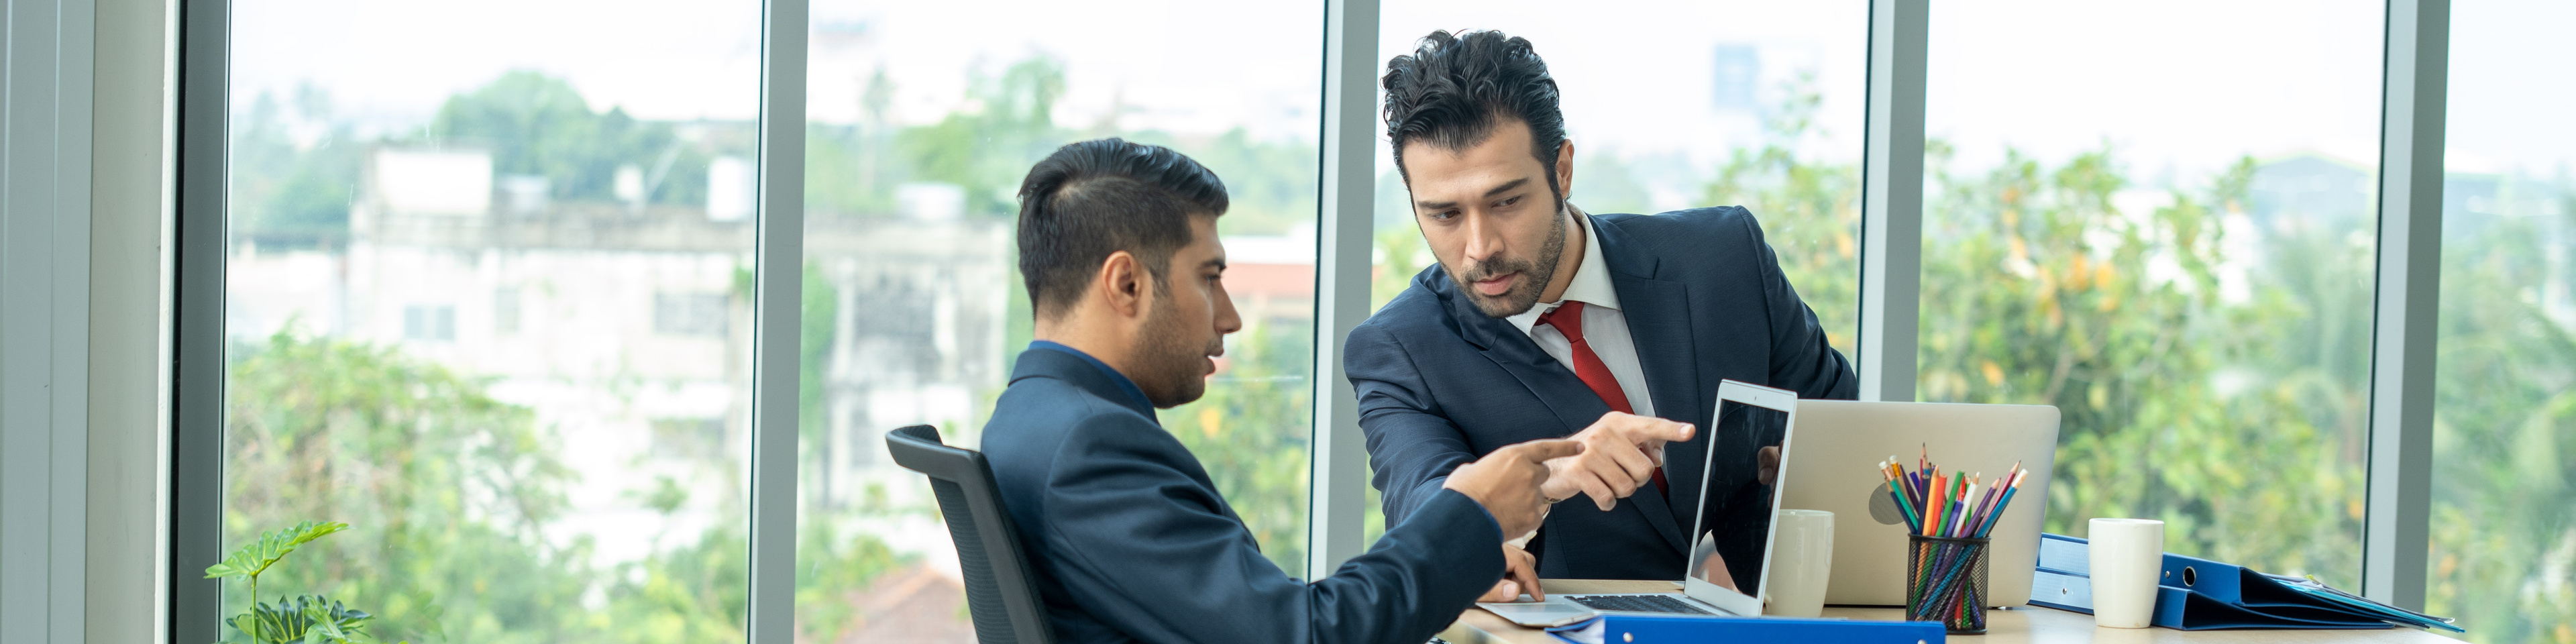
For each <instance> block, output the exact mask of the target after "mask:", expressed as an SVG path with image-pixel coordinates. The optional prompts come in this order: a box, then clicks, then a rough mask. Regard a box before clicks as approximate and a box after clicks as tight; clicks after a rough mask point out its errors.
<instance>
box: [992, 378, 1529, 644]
mask: <svg viewBox="0 0 2576 644" xmlns="http://www.w3.org/2000/svg"><path fill="white" fill-rule="evenodd" d="M1117 377H1119V376H1117V375H1116V374H1115V373H1114V372H1111V371H1107V370H1106V369H1104V368H1103V367H1096V366H1093V363H1092V362H1090V361H1088V360H1086V359H1084V357H1083V356H1079V355H1075V354H1071V353H1065V352H1062V351H1055V350H1048V349H1034V350H1030V351H1027V352H1024V353H1021V354H1020V357H1019V365H1018V366H1017V367H1015V368H1014V370H1013V373H1012V374H1011V384H1010V388H1009V389H1007V390H1005V391H1004V392H1002V398H1001V401H1000V402H999V403H998V404H996V405H995V407H994V410H993V419H992V421H991V422H988V423H986V424H985V425H984V445H983V447H984V456H985V458H987V459H988V460H989V461H990V462H991V463H992V466H993V478H994V480H995V481H996V482H997V483H999V485H1000V488H1001V495H1002V503H1003V505H1004V506H1005V507H1007V508H1009V510H1010V513H1011V520H1012V521H1013V522H1014V523H1016V524H1018V526H1019V531H1020V540H1021V543H1020V546H1021V548H1022V549H1023V550H1026V551H1027V553H1028V557H1029V564H1030V567H1031V568H1032V569H1033V571H1034V575H1033V576H1034V580H1035V582H1036V583H1037V585H1038V592H1039V597H1040V598H1041V599H1042V600H1043V601H1044V602H1045V603H1046V610H1047V617H1048V622H1049V624H1050V625H1051V626H1053V628H1054V630H1055V636H1056V639H1057V640H1058V641H1061V642H1067V643H1069V644H1072V643H1086V642H1174V643H1178V642H1293V643H1296V644H1308V643H1310V642H1388V643H1402V644H1421V642H1422V641H1424V640H1427V639H1430V638H1431V636H1432V635H1433V634H1435V633H1437V632H1439V631H1440V629H1442V628H1445V627H1447V626H1448V625H1449V624H1450V622H1452V621H1455V620H1457V619H1458V614H1459V612H1460V611H1463V610H1466V608H1467V607H1468V606H1469V605H1470V604H1471V603H1473V602H1474V601H1475V598H1476V596H1478V595H1481V594H1483V593H1484V592H1485V591H1486V590H1487V589H1490V588H1492V587H1493V585H1494V582H1496V581H1499V580H1501V579H1502V576H1503V557H1502V549H1501V547H1500V546H1501V544H1502V541H1503V535H1502V529H1501V528H1500V527H1499V526H1497V525H1495V523H1494V519H1493V516H1492V515H1490V514H1487V513H1486V512H1485V509H1484V507H1483V506H1481V505H1478V504H1477V503H1476V502H1475V500H1474V499H1470V498H1468V497H1467V496H1466V495H1464V494H1460V493H1458V492H1456V491H1453V490H1439V491H1426V492H1423V493H1422V494H1421V495H1420V498H1418V499H1417V503H1416V506H1415V509H1414V511H1413V512H1412V513H1411V514H1410V515H1408V516H1407V518H1406V520H1405V521H1403V522H1401V523H1396V522H1390V523H1394V524H1395V526H1394V527H1393V528H1390V529H1388V530H1387V532H1386V536H1385V537H1384V538H1382V539H1379V540H1378V542H1377V544H1376V545H1375V547H1372V548H1370V549H1369V551H1368V552H1367V553H1364V554H1361V555H1360V556H1358V557H1355V558H1352V559H1351V560H1350V562H1349V563H1346V564H1343V565H1342V568H1341V570H1339V571H1336V572H1335V573H1334V574H1333V575H1332V576H1331V577H1326V578H1324V579H1320V580H1316V581H1315V582H1313V583H1307V582H1304V581H1300V580H1298V579H1294V578H1291V577H1289V576H1288V574H1287V573H1285V572H1281V571H1280V570H1279V567H1278V566H1277V565H1274V564H1272V563H1271V562H1270V560H1269V559H1267V558H1264V557H1263V556H1262V555H1261V550H1260V546H1259V544H1257V543H1255V542H1254V541H1253V538H1252V532H1251V531H1250V530H1248V529H1246V528H1245V527H1244V526H1243V520H1242V519H1241V518H1238V517H1237V516H1235V513H1234V509H1233V508H1232V507H1229V506H1227V505H1226V502H1225V497H1224V496H1222V495H1220V494H1218V493H1217V489H1216V486H1215V485H1214V484H1212V483H1210V482H1209V481H1208V475H1207V470H1206V469H1204V468H1202V467H1200V466H1199V461H1198V458H1197V457H1195V456H1191V455H1190V451H1189V449H1188V448H1186V447H1183V446H1182V445H1181V443H1180V441H1177V440H1174V439H1173V438H1172V436H1171V434H1169V433H1166V432H1165V431H1164V430H1163V428H1162V426H1161V424H1159V423H1158V422H1157V421H1156V420H1155V418H1154V410H1153V408H1152V407H1150V406H1148V404H1147V403H1145V402H1144V401H1142V400H1139V399H1137V398H1136V397H1134V396H1130V395H1128V394H1126V393H1125V392H1122V391H1120V390H1119V387H1118V385H1117V380H1115V379H1114V378H1117Z"/></svg>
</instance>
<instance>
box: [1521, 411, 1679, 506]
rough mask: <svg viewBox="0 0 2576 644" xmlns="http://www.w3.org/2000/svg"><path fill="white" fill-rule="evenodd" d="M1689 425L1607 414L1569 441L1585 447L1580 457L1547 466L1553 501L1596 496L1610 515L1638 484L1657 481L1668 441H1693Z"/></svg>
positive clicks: (1616, 413)
mask: <svg viewBox="0 0 2576 644" xmlns="http://www.w3.org/2000/svg"><path fill="white" fill-rule="evenodd" d="M1692 431H1693V428H1692V427H1691V426H1690V424H1689V423H1676V422H1673V421H1669V420H1664V419H1661V418H1655V417H1652V416H1638V415H1634V414H1624V413H1620V412H1615V411H1614V412H1610V413H1607V414H1602V415H1601V419H1600V420H1596V421H1593V422H1592V426H1591V427H1585V428H1583V431H1580V432H1575V434H1574V435H1573V436H1568V437H1566V440H1571V441H1576V442H1580V443H1583V453H1582V454H1581V455H1578V456H1572V457H1566V458H1558V459H1555V460H1551V461H1548V462H1547V469H1548V472H1549V476H1548V478H1547V488H1546V489H1545V490H1543V491H1544V492H1545V493H1546V494H1547V498H1549V499H1551V500H1558V501H1562V500H1565V499H1570V498H1574V495H1575V494H1577V493H1581V494H1586V495H1590V496H1591V497H1592V503H1593V505H1597V506H1600V507H1601V510H1602V511H1604V512H1607V511H1609V510H1610V508H1614V507H1618V505H1619V499H1623V498H1627V497H1628V495H1629V494H1633V493H1635V492H1636V491H1637V486H1640V485H1645V484H1646V482H1647V481H1652V480H1654V479H1655V468H1659V467H1663V466H1664V443H1669V442H1680V441H1686V440H1690V438H1691V433H1692Z"/></svg>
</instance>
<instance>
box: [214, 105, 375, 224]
mask: <svg viewBox="0 0 2576 644" xmlns="http://www.w3.org/2000/svg"><path fill="white" fill-rule="evenodd" d="M293 102H294V105H293V107H292V112H290V111H289V108H288V107H287V106H285V105H281V104H280V101H278V100H277V97H276V96H275V95H272V94H269V93H267V92H262V93H260V94H259V96H258V97H257V98H255V99H253V100H252V101H251V108H250V110H248V111H247V112H246V113H244V114H243V115H242V117H241V120H240V121H239V123H238V124H237V125H236V126H235V127H234V128H233V131H232V149H231V152H232V156H233V158H232V163H231V170H232V171H231V175H232V176H231V181H232V192H231V194H230V195H229V198H230V200H231V204H230V210H231V211H232V213H233V220H234V222H235V224H234V226H235V229H234V233H235V234H236V235H241V236H247V237H250V238H252V239H255V240H257V241H258V243H260V244H261V245H263V246H268V247H285V248H296V247H312V246H317V245H323V244H336V243H339V242H340V241H342V240H345V239H346V238H347V237H348V233H349V204H350V202H351V201H353V200H354V199H355V198H356V195H357V190H358V167H359V155H360V150H361V149H362V148H363V145H364V144H363V142H362V141H359V140H358V137H357V135H356V134H355V133H354V132H353V128H352V127H351V126H350V125H349V124H348V123H346V122H343V121H340V120H338V119H337V118H336V115H334V114H333V113H332V110H331V99H330V96H329V94H328V93H326V92H324V91H322V90H321V89H320V88H318V87H314V86H311V85H304V86H300V87H298V88H296V92H295V98H294V101H293ZM299 132H305V133H307V135H306V136H299V135H298V133H299Z"/></svg>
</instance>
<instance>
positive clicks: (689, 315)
mask: <svg viewBox="0 0 2576 644" xmlns="http://www.w3.org/2000/svg"><path fill="white" fill-rule="evenodd" d="M728 300H729V298H727V297H726V296H724V295H722V294H709V293H654V294H653V332H654V333H660V334H663V335H697V336H715V337H722V336H723V335H724V334H725V327H726V324H725V320H726V318H728V317H731V311H728V310H727V305H728V304H729V301H728Z"/></svg>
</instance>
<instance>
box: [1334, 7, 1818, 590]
mask: <svg viewBox="0 0 2576 644" xmlns="http://www.w3.org/2000/svg"><path fill="white" fill-rule="evenodd" d="M1384 85H1385V89H1386V91H1387V98H1386V106H1385V117H1386V123H1387V136H1388V138H1389V139H1391V141H1392V142H1393V143H1394V147H1395V153H1396V157H1395V159H1396V168H1397V169H1398V171H1399V172H1402V173H1403V175H1402V176H1403V177H1404V180H1405V186H1406V188H1407V190H1408V191H1409V193H1410V196H1411V200H1412V205H1413V210H1414V215H1415V222H1416V223H1417V224H1419V226H1420V228H1421V231H1422V236H1423V239H1424V241H1426V242H1429V245H1430V247H1431V250H1432V254H1433V255H1435V256H1436V257H1437V258H1438V259H1439V265H1437V266H1433V267H1430V268H1428V269H1425V270H1423V271H1422V273H1421V274H1420V275H1417V276H1415V277H1414V279H1413V283H1412V285H1411V286H1410V287H1408V288H1407V289H1406V290H1405V291H1404V292H1403V293H1402V294H1399V295H1397V296H1396V298H1395V299H1394V300H1393V301H1391V302H1389V303H1387V305H1386V306H1385V308H1383V309H1380V310H1379V311H1378V312H1377V314H1376V315H1373V316H1371V317H1370V318H1369V319H1368V321H1367V322H1365V323H1363V324H1361V325H1360V326H1359V327H1358V328H1356V329H1354V330H1352V331H1351V335H1350V339H1349V341H1348V343H1347V344H1346V346H1345V348H1344V351H1343V362H1344V365H1345V368H1346V369H1347V370H1348V373H1349V376H1350V380H1351V384H1352V386H1353V387H1354V388H1355V389H1356V390H1357V393H1358V396H1359V413H1360V427H1361V429H1362V430H1363V431H1365V432H1366V434H1367V436H1368V448H1369V454H1370V456H1371V464H1372V466H1373V467H1374V468H1375V470H1376V476H1375V484H1376V485H1377V487H1378V489H1379V490H1381V491H1383V492H1384V499H1385V504H1386V514H1387V518H1388V520H1389V521H1399V520H1404V519H1407V518H1409V517H1411V516H1412V515H1413V514H1414V513H1417V512H1421V511H1422V509H1423V508H1424V507H1425V506H1424V502H1425V501H1426V500H1428V499H1429V498H1430V496H1429V494H1430V493H1432V492H1437V491H1438V490H1439V489H1440V484H1441V481H1442V480H1444V477H1447V476H1453V475H1454V471H1455V470H1454V468H1456V467H1457V466H1458V465H1460V464H1463V463H1467V462H1469V461H1472V460H1474V459H1476V458H1477V457H1478V456H1480V455H1483V454H1486V453H1488V452H1490V451H1491V450H1493V449H1495V448H1496V447H1500V446H1503V445H1509V444H1514V443H1519V442H1522V441H1528V440H1535V439H1544V438H1558V437H1566V436H1568V435H1571V438H1572V439H1574V440H1577V441H1580V442H1582V443H1584V445H1585V447H1586V450H1585V452H1584V453H1583V454H1582V455H1581V456H1579V457H1572V458H1565V459H1559V460H1555V461H1550V462H1549V467H1550V468H1551V469H1552V470H1554V476H1552V477H1551V478H1550V479H1549V482H1548V486H1547V488H1548V489H1547V490H1546V493H1547V494H1548V496H1549V498H1551V499H1565V498H1569V497H1572V496H1577V495H1581V496H1589V497H1591V498H1592V501H1593V502H1592V503H1589V504H1562V505H1558V506H1556V507H1555V508H1554V511H1553V512H1552V513H1551V514H1550V515H1549V516H1548V517H1547V519H1546V521H1545V525H1544V527H1543V528H1542V529H1541V530H1540V531H1539V532H1538V535H1537V537H1536V538H1535V540H1533V541H1530V542H1528V543H1527V544H1526V546H1525V549H1514V548H1512V547H1511V546H1508V545H1507V546H1506V547H1505V548H1506V557H1507V558H1509V559H1510V560H1511V561H1512V563H1513V565H1515V566H1519V565H1534V566H1535V567H1536V568H1537V576H1539V577H1551V578H1610V579H1678V578H1680V577H1681V572H1682V570H1683V568H1684V563H1683V559H1684V557H1685V556H1686V555H1685V553H1688V552H1690V549H1691V545H1692V543H1693V542H1694V541H1695V540H1696V538H1697V537H1698V536H1699V535H1686V534H1683V532H1684V531H1685V530H1687V529H1688V527H1689V526H1692V525H1694V523H1693V522H1694V521H1695V520H1696V519H1697V518H1698V517H1699V513H1700V512H1703V511H1704V512H1709V513H1711V514H1710V517H1711V518H1712V521H1711V522H1710V524H1709V525H1710V526H1711V527H1712V528H1713V529H1712V530H1711V531H1710V532H1713V533H1714V534H1713V535H1711V536H1713V538H1714V539H1715V543H1716V554H1717V555H1718V556H1719V557H1720V558H1721V559H1723V561H1718V562H1694V565H1698V564H1699V563H1716V564H1721V565H1723V564H1728V563H1732V564H1733V565H1729V566H1727V568H1728V569H1729V570H1730V573H1729V574H1730V576H1732V577H1733V578H1734V581H1735V582H1736V584H1735V585H1736V586H1738V587H1739V588H1742V589H1744V590H1745V591H1746V592H1758V590H1757V589H1754V588H1753V583H1754V581H1755V578H1754V576H1753V575H1754V574H1755V568H1756V567H1757V566H1758V558H1759V557H1761V556H1762V551H1763V544H1764V539H1765V537H1766V536H1767V530H1768V518H1769V515H1770V511H1771V508H1770V495H1769V491H1770V484H1771V478H1772V473H1773V472H1776V471H1777V467H1778V454H1779V448H1778V445H1779V444H1780V441H1781V438H1782V437H1781V436H1778V435H1767V434H1771V433H1772V432H1763V431H1759V430H1750V429H1746V428H1745V426H1744V424H1743V422H1742V421H1741V419H1737V418H1728V419H1718V418H1711V415H1712V414H1714V413H1715V409H1716V406H1715V397H1716V390H1717V384H1718V382H1719V381H1720V380H1726V379H1733V380H1740V381H1745V382H1750V383H1754V384H1761V385H1768V386H1772V387H1778V388H1782V389H1789V390H1793V391H1796V392H1797V393H1798V395H1799V397H1802V398H1851V397H1853V395H1854V394H1855V393H1856V392H1857V389H1858V387H1859V383H1858V381H1857V380H1856V379H1855V378H1854V377H1853V375H1852V371H1851V367H1850V366H1849V365H1848V364H1847V363H1846V362H1845V361H1844V359H1843V356H1842V354H1840V353H1838V352H1836V351H1834V350H1833V348H1832V347H1830V346H1828V345H1827V344H1826V342H1825V334H1824V331H1823V330H1822V329H1820V328H1818V326H1817V323H1816V317H1815V313H1814V312H1813V311H1810V310H1809V309H1808V308H1807V306H1806V304H1805V303H1803V302H1801V301H1800V300H1799V299H1798V295H1797V292H1796V291H1794V290H1792V289H1791V288H1790V286H1789V282H1788V280H1787V279H1786V278H1784V277H1782V276H1781V274H1780V267H1779V262H1778V260H1777V259H1775V258H1774V257H1773V256H1772V252H1771V247H1770V246H1769V245H1768V244H1767V243H1765V242H1764V241H1763V238H1762V229H1761V227H1760V226H1759V225H1758V224H1757V223H1756V222H1755V221H1754V219H1753V215H1752V214H1751V213H1748V212H1746V211H1745V210H1744V209H1743V208H1738V207H1718V208H1701V209H1696V210H1684V211H1679V212H1670V213H1664V214H1661V215H1656V216H1651V217H1649V216H1638V215H1599V216H1594V215H1586V214H1584V213H1583V212H1582V211H1581V210H1579V209H1576V208H1574V207H1573V206H1571V205H1568V204H1567V203H1566V201H1565V195H1566V194H1567V193H1568V191H1570V190H1571V189H1572V188H1573V185H1574V144H1573V143H1572V142H1571V141H1568V140H1567V139H1566V136H1565V124H1564V117H1563V116H1562V115H1561V114H1560V113H1559V112H1558V110H1557V88H1556V82H1555V80H1553V79H1552V78H1550V77H1549V76H1548V73H1547V65H1546V63H1545V62H1544V61H1541V60H1540V59H1539V57H1538V55H1537V53H1536V52H1534V51H1533V50H1532V49H1531V47H1530V44H1529V41H1527V40H1524V39H1520V38H1509V37H1506V36H1504V35H1503V34H1501V33H1497V32H1490V31H1487V32H1469V33H1466V34H1464V35H1458V36H1453V35H1451V34H1449V33H1447V32H1434V33H1432V34H1431V35H1430V36H1429V37H1426V38H1424V39H1423V40H1422V42H1421V45H1420V47H1419V49H1418V50H1416V51H1415V52H1414V53H1413V54H1412V55H1409V56H1398V57H1396V58H1394V59H1393V60H1390V61H1388V63H1387V73H1386V77H1385V79H1384ZM1708 427H1715V428H1716V429H1715V430H1714V431H1707V432H1700V431H1695V429H1696V428H1708ZM1709 441H1715V442H1716V453H1715V455H1714V456H1713V457H1712V456H1709V451H1708V444H1709ZM1668 455H1669V458H1667V456H1668ZM1711 472H1713V474H1711V475H1710V476H1708V477H1707V480H1708V482H1709V485H1710V486H1711V489H1710V490H1709V494H1708V495H1707V499H1708V503H1707V505H1706V506H1705V507H1694V506H1696V505H1697V502H1698V501H1699V500H1700V499H1701V498H1702V497H1701V480H1702V475H1703V474H1704V473H1711ZM1632 494H1633V496H1631V495H1632ZM1621 499H1627V501H1628V502H1626V503H1620V502H1619V501H1620V500H1621ZM1533 559H1534V562H1533V561H1532V560H1533ZM1525 562H1528V563H1526V564H1525ZM1514 576H1516V577H1517V576H1519V575H1518V574H1517V573H1516V574H1515V575H1514ZM1526 589H1527V590H1532V591H1535V590H1537V589H1535V588H1526ZM1515 590H1518V589H1513V588H1508V587H1505V586H1503V585H1499V584H1498V585H1497V587H1496V588H1495V589H1494V591H1493V593H1492V594H1490V595H1488V597H1487V598H1488V599H1494V600H1502V599H1506V596H1507V595H1514V594H1517V593H1516V592H1514V591H1515ZM1533 594H1535V593H1533Z"/></svg>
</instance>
